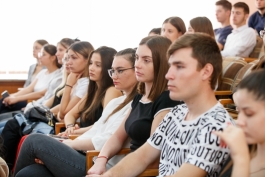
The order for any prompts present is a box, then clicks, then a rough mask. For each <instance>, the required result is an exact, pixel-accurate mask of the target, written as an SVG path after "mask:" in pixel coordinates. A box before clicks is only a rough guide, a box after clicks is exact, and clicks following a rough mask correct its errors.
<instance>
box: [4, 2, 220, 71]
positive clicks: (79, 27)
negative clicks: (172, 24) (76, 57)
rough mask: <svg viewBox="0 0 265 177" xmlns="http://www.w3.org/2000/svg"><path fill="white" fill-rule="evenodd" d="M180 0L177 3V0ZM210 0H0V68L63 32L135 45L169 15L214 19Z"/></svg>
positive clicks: (18, 65)
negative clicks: (37, 42) (38, 42)
mask: <svg viewBox="0 0 265 177" xmlns="http://www.w3.org/2000/svg"><path fill="white" fill-rule="evenodd" d="M180 2H181V3H180ZM215 2H216V1H215V0H203V1H198V0H189V1H185V0H184V1H183V0H181V1H180V0H164V1H162V0H135V1H128V0H75V1H74V0H8V1H6V0H0V26H1V29H0V52H1V54H0V61H1V64H0V71H1V70H24V71H26V70H28V66H29V65H30V64H32V63H34V62H35V61H34V58H33V57H32V45H33V42H34V41H35V40H36V39H46V40H47V41H48V42H49V43H51V44H54V45H56V43H57V42H58V41H59V40H60V39H61V38H64V37H69V38H76V37H78V38H79V39H81V40H85V41H89V42H91V43H92V45H93V46H94V47H95V48H97V47H99V46H102V45H107V46H110V47H113V48H115V49H116V50H121V49H124V48H127V47H136V46H137V44H138V43H139V41H140V40H141V39H142V38H143V37H145V36H146V35H147V34H148V32H149V31H150V30H151V29H152V28H154V27H161V25H162V22H163V21H164V20H165V19H166V18H168V17H170V16H179V17H181V18H182V19H183V20H184V22H185V24H186V25H187V27H188V24H189V20H190V19H191V18H194V17H196V16H207V17H208V18H209V19H210V20H211V21H212V23H213V26H214V28H215V27H218V25H219V24H218V23H217V21H216V19H215V5H214V4H215Z"/></svg>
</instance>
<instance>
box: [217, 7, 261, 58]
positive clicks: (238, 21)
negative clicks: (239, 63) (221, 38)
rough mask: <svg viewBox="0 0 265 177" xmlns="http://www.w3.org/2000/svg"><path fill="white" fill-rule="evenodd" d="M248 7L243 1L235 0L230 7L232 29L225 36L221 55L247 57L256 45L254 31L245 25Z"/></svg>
mask: <svg viewBox="0 0 265 177" xmlns="http://www.w3.org/2000/svg"><path fill="white" fill-rule="evenodd" d="M248 15H249V7H248V5H247V4H246V3H244V2H237V3H235V4H234V5H233V8H232V24H233V26H234V30H233V31H232V33H231V34H229V35H228V36H227V39H226V43H225V46H224V49H223V51H221V54H222V56H224V57H227V56H240V57H248V56H249V54H250V53H251V52H252V50H253V49H254V47H255V45H256V32H255V31H254V30H253V29H252V28H250V27H248V26H247V24H246V21H247V19H248Z"/></svg>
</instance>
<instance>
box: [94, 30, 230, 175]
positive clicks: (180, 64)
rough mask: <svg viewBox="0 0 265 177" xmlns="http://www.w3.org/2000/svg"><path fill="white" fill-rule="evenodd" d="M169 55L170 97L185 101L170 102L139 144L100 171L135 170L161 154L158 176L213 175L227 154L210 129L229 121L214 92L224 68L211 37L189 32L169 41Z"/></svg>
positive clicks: (123, 172) (134, 172)
mask: <svg viewBox="0 0 265 177" xmlns="http://www.w3.org/2000/svg"><path fill="white" fill-rule="evenodd" d="M168 55H169V64H170V68H169V70H168V73H167V74H166V78H167V79H168V90H169V91H170V98H171V99H172V100H183V101H184V102H185V104H182V105H178V106H176V107H175V108H173V109H172V110H171V111H170V112H169V113H168V114H167V115H166V116H165V117H164V119H163V121H162V122H161V123H160V125H159V127H158V128H157V129H156V131H155V132H154V133H153V135H151V137H150V138H149V139H148V141H147V142H146V143H145V144H144V145H143V146H142V147H140V148H139V149H138V150H136V151H135V152H133V153H131V154H129V155H128V156H126V157H125V158H124V159H123V160H122V161H120V162H119V163H118V164H117V165H116V166H114V167H113V168H111V169H110V170H109V171H107V172H106V173H104V174H103V176H106V177H107V176H109V177H114V176H115V177H119V176H121V177H123V176H126V177H129V176H137V175H138V174H140V173H141V172H142V171H144V170H145V169H146V168H147V167H148V165H149V164H151V163H152V162H153V161H155V160H156V159H157V158H159V156H160V164H159V176H160V177H162V176H171V177H195V176H196V177H205V176H207V177H215V176H218V174H219V173H220V170H221V168H222V166H223V165H224V163H225V162H226V160H227V159H228V157H229V150H228V148H227V147H221V146H220V140H219V139H218V138H217V137H216V136H215V135H213V134H212V133H211V132H212V131H213V130H223V129H224V128H225V127H226V126H227V124H228V123H231V122H232V119H231V118H230V116H229V114H228V113H227V112H226V110H225V109H224V108H223V107H222V105H221V104H220V103H219V102H218V101H217V100H216V98H215V94H214V88H215V85H216V83H217V79H218V77H219V76H220V74H221V70H222V56H221V54H220V51H219V48H218V46H217V44H216V42H215V40H214V39H212V38H211V37H210V36H208V35H205V34H199V33H195V34H187V35H184V36H182V37H181V38H179V39H178V40H176V41H175V42H174V43H173V44H172V45H171V46H170V48H169V50H168ZM90 176H93V175H90Z"/></svg>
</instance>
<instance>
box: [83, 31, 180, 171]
mask: <svg viewBox="0 0 265 177" xmlns="http://www.w3.org/2000/svg"><path fill="white" fill-rule="evenodd" d="M170 44H171V42H170V40H169V39H167V38H165V37H162V36H153V37H146V38H144V39H142V40H141V42H140V44H139V46H138V48H137V51H136V61H135V74H136V78H137V80H138V81H139V82H140V85H139V87H138V88H139V91H138V92H139V94H137V95H136V96H135V97H134V100H133V102H132V105H131V111H130V114H128V115H127V118H126V119H124V121H123V122H122V124H121V125H120V126H119V128H118V129H117V131H116V132H115V133H114V134H113V135H112V136H111V137H110V139H109V140H108V141H107V142H106V143H105V145H104V146H103V148H102V150H101V151H100V154H99V156H98V158H97V160H96V161H95V164H94V166H93V167H92V168H91V169H90V170H89V172H88V173H89V174H102V173H103V172H104V171H105V170H106V164H107V161H108V159H106V158H100V157H108V158H112V157H113V156H114V155H115V154H116V153H117V152H119V151H120V149H121V148H122V147H123V144H125V143H126V141H127V138H130V139H131V142H130V144H131V146H130V149H131V151H135V150H137V149H138V148H139V147H141V146H142V145H143V144H144V143H145V142H146V140H147V139H148V138H149V137H150V134H152V133H153V132H154V130H155V129H156V127H158V125H159V123H160V122H161V120H162V118H163V117H164V116H165V115H166V114H167V113H168V112H169V111H170V109H172V107H174V106H175V105H177V104H180V103H181V102H179V101H172V100H171V99H170V98H169V91H167V89H166V86H167V81H166V79H165V77H164V76H165V74H166V72H167V70H168V63H167V57H166V51H167V49H168V47H169V46H170ZM153 162H154V163H153V164H152V165H150V167H157V166H158V162H157V161H153ZM113 165H115V164H113V163H112V161H109V162H108V164H107V166H108V167H111V166H113ZM123 176H127V175H123Z"/></svg>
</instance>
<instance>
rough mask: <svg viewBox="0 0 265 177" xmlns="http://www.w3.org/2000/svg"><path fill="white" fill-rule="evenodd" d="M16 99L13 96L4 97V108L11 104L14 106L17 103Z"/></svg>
mask: <svg viewBox="0 0 265 177" xmlns="http://www.w3.org/2000/svg"><path fill="white" fill-rule="evenodd" d="M17 102H18V101H17V99H16V97H14V96H9V97H6V98H5V99H4V100H3V104H5V105H6V106H8V105H12V104H15V103H17Z"/></svg>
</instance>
